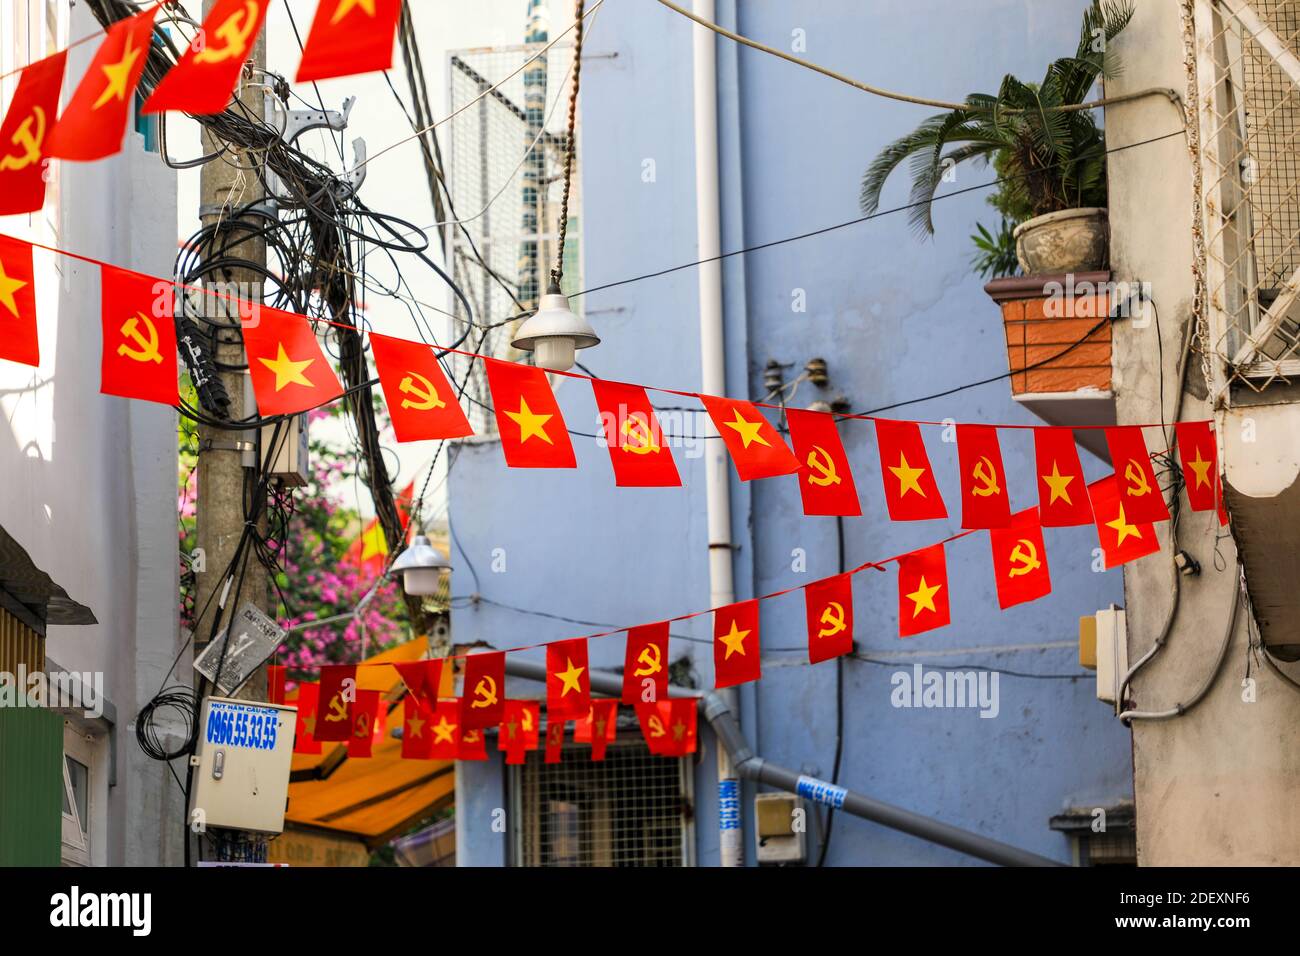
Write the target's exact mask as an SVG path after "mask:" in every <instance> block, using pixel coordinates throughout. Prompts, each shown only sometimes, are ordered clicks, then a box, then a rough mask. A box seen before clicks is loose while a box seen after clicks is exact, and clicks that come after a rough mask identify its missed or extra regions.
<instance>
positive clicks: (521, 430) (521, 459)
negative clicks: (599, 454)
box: [483, 359, 578, 468]
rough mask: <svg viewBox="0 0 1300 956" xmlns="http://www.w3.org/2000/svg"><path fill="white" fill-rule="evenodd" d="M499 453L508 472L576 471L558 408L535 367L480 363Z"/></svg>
mask: <svg viewBox="0 0 1300 956" xmlns="http://www.w3.org/2000/svg"><path fill="white" fill-rule="evenodd" d="M483 367H484V370H485V371H486V372H487V380H488V388H489V389H490V390H491V392H492V405H493V410H494V411H495V412H496V416H497V432H498V433H499V434H500V437H501V452H502V454H504V455H505V456H506V464H507V465H509V466H510V467H511V468H576V467H577V466H578V461H577V459H576V458H575V457H574V454H573V443H572V442H571V441H570V440H569V431H568V429H567V428H566V427H565V424H564V417H563V416H562V415H561V414H560V405H559V403H558V402H557V401H556V400H555V393H554V392H552V391H551V384H550V382H548V381H547V380H546V372H544V371H543V370H542V369H540V368H538V367H537V366H535V365H520V364H518V363H517V362H502V361H500V360H499V359H483Z"/></svg>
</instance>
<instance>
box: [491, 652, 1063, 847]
mask: <svg viewBox="0 0 1300 956" xmlns="http://www.w3.org/2000/svg"><path fill="white" fill-rule="evenodd" d="M506 673H507V674H512V675H514V676H515V677H524V678H528V679H531V680H536V681H542V682H545V680H546V666H545V665H544V664H539V663H533V662H532V661H518V660H512V659H510V658H509V657H507V658H506ZM590 676H591V689H592V690H593V691H599V692H600V693H602V694H608V695H609V696H611V697H617V696H619V695H620V694H622V692H623V678H622V677H621V676H619V675H618V674H611V673H608V672H606V671H597V670H593V671H591V674H590ZM673 693H674V694H676V695H677V696H680V697H698V698H699V701H700V705H699V706H700V715H701V716H702V717H704V719H705V720H707V721H708V722H709V726H711V727H712V728H713V732H714V733H715V734H716V735H717V737H718V742H719V743H720V744H721V745H722V747H723V748H724V749H725V750H726V751H727V752H728V753H729V754H730V755H731V759H732V761H733V762H734V763H735V765H736V769H737V771H738V772H739V773H740V775H741V776H742V777H745V778H746V779H749V780H754V781H756V782H758V783H765V784H767V785H768V786H770V787H776V788H777V789H778V790H785V791H787V792H788V793H794V794H798V795H799V796H801V797H803V798H804V799H806V800H812V801H814V802H816V803H823V804H825V805H827V806H830V807H834V808H835V809H837V810H841V811H843V812H844V813H849V814H852V815H853V816H855V817H862V818H863V819H864V820H871V821H872V822H873V823H879V824H880V825H881V826H886V827H889V828H890V829H893V830H901V831H902V832H903V833H910V834H911V835H912V836H915V837H920V838H921V839H922V840H926V841H928V842H930V843H937V844H938V845H939V846H946V847H948V848H950V849H953V850H958V851H960V852H962V853H966V854H969V855H970V856H973V857H977V858H978V859H981V860H987V861H989V862H990V863H997V864H999V865H1001V866H1063V865H1064V864H1062V863H1059V862H1057V861H1056V860H1051V859H1048V858H1047V857H1045V856H1039V855H1038V854H1036V853H1030V852H1029V851H1028V850H1022V849H1020V848H1018V847H1014V846H1011V845H1009V844H1006V843H1001V842H999V841H997V840H993V839H990V838H989V837H986V836H982V835H980V834H978V833H972V832H971V831H970V830H963V829H961V828H960V827H955V826H952V825H951V824H947V823H943V822H941V821H939V820H935V819H933V818H932V817H927V816H923V815H921V814H919V813H913V812H912V811H911V810H904V809H903V808H902V807H896V806H894V805H893V804H890V803H884V802H882V801H880V800H875V799H873V798H871V797H868V796H866V795H864V794H861V793H856V792H854V791H852V790H849V789H847V788H846V787H839V786H836V785H835V784H833V783H828V782H826V781H824V780H818V779H816V778H815V777H809V776H806V775H804V774H798V773H795V772H794V771H793V770H787V769H786V768H785V767H781V766H778V765H777V764H774V763H771V762H769V761H766V760H764V759H763V758H762V757H759V756H758V755H756V754H755V753H754V752H753V751H752V750H750V748H749V742H748V741H746V740H745V736H744V734H742V733H741V732H740V725H739V724H738V723H737V722H736V717H735V715H734V714H733V713H732V712H731V708H730V707H728V706H727V702H726V701H725V700H724V699H723V698H722V696H721V695H720V694H716V693H713V692H709V693H704V694H701V693H700V692H699V691H690V690H685V689H683V688H678V687H674V688H673Z"/></svg>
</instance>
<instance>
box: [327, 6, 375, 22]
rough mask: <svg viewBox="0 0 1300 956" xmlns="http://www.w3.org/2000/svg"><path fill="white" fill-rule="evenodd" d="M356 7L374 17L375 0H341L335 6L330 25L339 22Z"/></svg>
mask: <svg viewBox="0 0 1300 956" xmlns="http://www.w3.org/2000/svg"><path fill="white" fill-rule="evenodd" d="M356 9H360V10H361V12H362V13H364V14H365V15H366V16H368V17H373V16H374V15H375V0H339V5H338V6H337V7H335V8H334V16H332V17H330V26H333V25H334V24H336V23H338V22H339V21H340V20H342V19H343V18H344V17H346V16H347V15H348V14H349V13H351V12H352V11H353V10H356Z"/></svg>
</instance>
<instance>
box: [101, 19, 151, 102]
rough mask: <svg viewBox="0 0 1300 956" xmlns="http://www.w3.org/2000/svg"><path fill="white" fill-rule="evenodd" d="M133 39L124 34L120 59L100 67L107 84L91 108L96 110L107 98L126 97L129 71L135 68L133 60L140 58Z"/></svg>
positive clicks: (120, 98)
mask: <svg viewBox="0 0 1300 956" xmlns="http://www.w3.org/2000/svg"><path fill="white" fill-rule="evenodd" d="M133 39H134V38H133V37H132V36H131V34H129V33H128V34H127V35H126V49H125V50H124V51H123V52H122V59H120V60H118V61H117V62H116V63H110V64H108V65H107V66H101V67H100V69H101V70H103V71H104V76H105V77H107V78H108V85H107V86H105V87H104V92H102V93H100V94H99V99H97V100H95V105H94V106H92V107H91V109H93V110H97V109H99V108H100V107H101V106H103V105H104V104H105V103H107V102H108V101H109V100H119V101H120V100H124V99H126V83H127V81H128V80H129V79H130V78H131V71H132V70H133V69H135V61H136V60H138V59H140V51H139V50H137V49H135V48H134V47H133V45H132V42H131V41H132V40H133Z"/></svg>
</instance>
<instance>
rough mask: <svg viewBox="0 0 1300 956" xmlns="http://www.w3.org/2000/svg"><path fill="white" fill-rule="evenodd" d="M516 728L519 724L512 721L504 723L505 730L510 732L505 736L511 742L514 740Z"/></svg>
mask: <svg viewBox="0 0 1300 956" xmlns="http://www.w3.org/2000/svg"><path fill="white" fill-rule="evenodd" d="M518 726H519V724H518V723H516V722H515V721H513V720H507V721H506V723H505V727H506V730H508V731H510V733H508V734H507V735H506V736H507V737H509V738H510V739H511V740H514V739H515V730H516V728H518Z"/></svg>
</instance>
